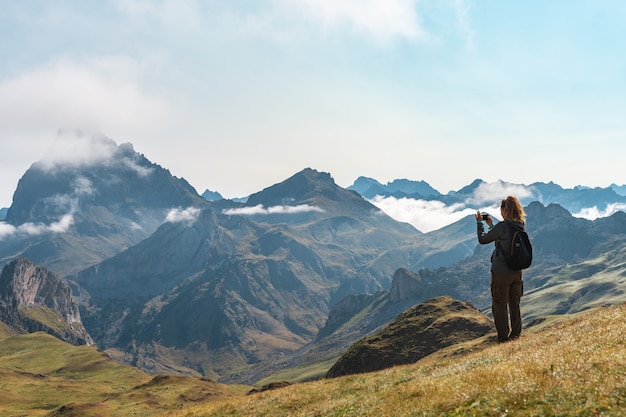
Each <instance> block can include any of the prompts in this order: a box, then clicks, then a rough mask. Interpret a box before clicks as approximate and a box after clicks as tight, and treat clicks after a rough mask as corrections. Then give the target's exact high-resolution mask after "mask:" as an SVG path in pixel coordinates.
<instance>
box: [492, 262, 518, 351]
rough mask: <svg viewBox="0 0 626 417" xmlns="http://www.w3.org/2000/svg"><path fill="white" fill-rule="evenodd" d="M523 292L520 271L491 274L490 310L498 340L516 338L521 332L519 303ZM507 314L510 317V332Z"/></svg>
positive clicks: (503, 340)
mask: <svg viewBox="0 0 626 417" xmlns="http://www.w3.org/2000/svg"><path fill="white" fill-rule="evenodd" d="M523 293H524V282H523V281H522V271H514V272H511V273H507V274H491V312H492V313H493V321H494V323H495V325H496V331H497V332H498V342H505V341H507V340H510V339H517V338H518V337H519V336H520V334H521V333H522V314H521V312H520V309H519V303H520V299H521V298H522V294H523ZM507 307H508V311H507ZM509 315H510V317H511V328H510V332H509Z"/></svg>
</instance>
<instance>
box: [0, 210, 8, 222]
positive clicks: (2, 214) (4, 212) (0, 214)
mask: <svg viewBox="0 0 626 417" xmlns="http://www.w3.org/2000/svg"><path fill="white" fill-rule="evenodd" d="M7 211H9V209H8V208H7V207H3V208H0V221H3V220H4V219H5V218H6V216H7Z"/></svg>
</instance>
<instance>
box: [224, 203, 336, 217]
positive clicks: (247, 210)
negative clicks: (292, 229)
mask: <svg viewBox="0 0 626 417" xmlns="http://www.w3.org/2000/svg"><path fill="white" fill-rule="evenodd" d="M311 211H317V212H323V211H324V210H322V209H321V208H319V207H315V206H311V205H308V204H300V205H297V206H272V207H268V208H265V207H263V205H262V204H259V205H256V206H254V207H240V208H234V209H226V210H224V211H223V213H224V214H227V215H235V216H236V215H243V216H253V215H255V214H294V213H307V212H311Z"/></svg>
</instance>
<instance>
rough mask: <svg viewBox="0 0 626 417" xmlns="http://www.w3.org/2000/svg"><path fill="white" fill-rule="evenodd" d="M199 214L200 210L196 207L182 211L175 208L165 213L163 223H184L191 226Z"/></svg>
mask: <svg viewBox="0 0 626 417" xmlns="http://www.w3.org/2000/svg"><path fill="white" fill-rule="evenodd" d="M199 214H200V209H199V208H196V207H188V208H186V209H184V210H183V209H180V208H175V209H172V210H170V211H169V212H168V213H167V216H166V217H165V221H166V222H170V223H186V224H187V225H188V226H191V225H192V224H193V223H194V222H195V221H196V219H197V218H198V215H199Z"/></svg>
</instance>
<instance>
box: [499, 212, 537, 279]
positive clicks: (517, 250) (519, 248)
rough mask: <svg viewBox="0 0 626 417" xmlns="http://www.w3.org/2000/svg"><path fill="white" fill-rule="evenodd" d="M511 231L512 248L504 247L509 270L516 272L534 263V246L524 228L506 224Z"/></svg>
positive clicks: (503, 250)
mask: <svg viewBox="0 0 626 417" xmlns="http://www.w3.org/2000/svg"><path fill="white" fill-rule="evenodd" d="M506 225H507V226H508V227H509V229H510V230H511V247H510V248H505V247H502V245H500V246H501V247H502V254H503V255H504V260H505V261H506V264H507V266H508V267H509V268H511V269H513V270H515V271H521V270H522V269H526V268H528V267H529V266H530V264H531V263H532V262H533V245H532V244H531V243H530V238H529V237H528V233H526V231H524V229H523V228H521V227H519V226H516V225H513V224H511V223H509V222H506Z"/></svg>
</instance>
